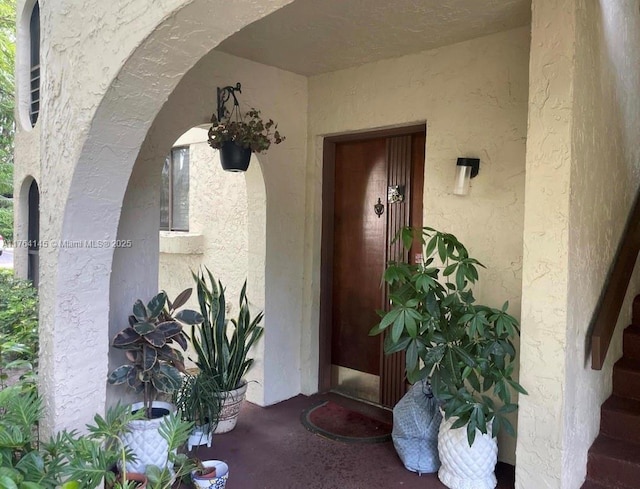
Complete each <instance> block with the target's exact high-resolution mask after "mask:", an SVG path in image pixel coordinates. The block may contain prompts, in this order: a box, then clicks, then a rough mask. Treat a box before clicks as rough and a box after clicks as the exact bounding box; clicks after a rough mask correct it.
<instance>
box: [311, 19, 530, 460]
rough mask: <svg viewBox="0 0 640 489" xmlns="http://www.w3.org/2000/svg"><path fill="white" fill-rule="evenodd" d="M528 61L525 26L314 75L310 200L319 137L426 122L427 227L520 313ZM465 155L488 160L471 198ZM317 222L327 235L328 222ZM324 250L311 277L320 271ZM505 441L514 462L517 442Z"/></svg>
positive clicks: (317, 177)
mask: <svg viewBox="0 0 640 489" xmlns="http://www.w3.org/2000/svg"><path fill="white" fill-rule="evenodd" d="M528 57H529V30H528V28H519V29H515V30H511V31H508V32H503V33H500V34H495V35H491V36H487V37H483V38H479V39H475V40H472V41H467V42H463V43H460V44H455V45H452V46H447V47H444V48H439V49H434V50H431V51H425V52H423V53H419V54H415V55H409V56H404V57H401V58H396V59H392V60H386V61H380V62H377V63H371V64H368V65H365V66H361V67H359V68H353V69H348V70H343V71H339V72H335V73H330V74H325V75H319V76H316V77H313V78H311V79H310V84H309V159H310V163H309V165H310V166H309V168H310V175H309V178H308V180H307V185H308V186H309V189H310V190H309V196H310V198H311V199H313V200H312V201H311V202H310V204H309V205H312V206H314V208H315V209H320V207H321V190H322V189H321V164H320V162H319V161H318V158H320V159H321V154H322V151H321V147H322V141H321V137H320V136H322V135H329V134H338V133H347V132H354V131H363V130H370V129H375V128H381V127H393V126H399V125H404V124H410V123H416V122H425V121H426V123H427V141H426V165H425V177H424V204H423V209H424V223H425V225H429V226H433V227H436V228H438V229H442V230H445V231H448V232H452V233H454V234H456V235H457V236H458V237H459V238H460V240H461V241H462V242H463V243H465V245H466V246H467V247H468V249H469V250H470V253H471V254H472V255H473V256H475V257H476V258H478V259H479V260H480V261H481V262H482V263H483V264H484V265H486V267H487V268H486V270H485V269H482V270H481V271H480V281H479V284H478V287H476V289H475V290H476V297H477V299H478V301H480V302H482V303H487V304H491V305H493V306H501V305H502V303H503V302H504V301H505V300H508V301H509V303H510V309H509V310H510V312H511V313H512V314H514V315H515V316H516V317H519V316H520V291H521V268H522V260H521V256H522V228H523V215H524V178H525V175H524V172H525V138H526V131H527V125H526V121H527V93H528V72H527V66H528ZM459 156H470V157H478V158H480V160H481V162H480V174H479V175H478V176H477V177H476V178H474V179H473V181H472V188H471V191H470V193H469V195H468V196H466V197H458V196H455V195H453V194H452V190H453V182H454V174H455V166H456V158H457V157H459ZM320 161H321V160H320ZM318 214H319V212H318V211H316V212H314V215H315V216H317V215H318ZM308 226H309V227H308V233H309V236H315V237H316V239H319V238H318V237H319V235H320V231H319V229H318V227H319V226H320V222H319V219H317V218H316V220H315V221H309V222H308ZM309 239H312V238H309ZM319 253H320V247H319V246H316V247H315V248H314V254H313V255H312V256H311V257H309V260H311V261H310V264H311V266H312V267H313V268H314V270H315V272H314V273H312V274H310V275H313V276H319V271H318V270H319V269H318V267H319V262H320V259H319ZM310 286H311V287H315V290H316V291H318V287H319V284H318V283H314V284H313V285H310ZM514 421H515V417H514ZM499 444H500V450H501V452H500V456H501V459H503V460H506V461H510V462H511V463H513V462H514V449H515V448H514V447H515V441H514V440H513V439H511V438H509V437H508V436H500V440H499Z"/></svg>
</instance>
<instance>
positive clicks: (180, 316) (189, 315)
mask: <svg viewBox="0 0 640 489" xmlns="http://www.w3.org/2000/svg"><path fill="white" fill-rule="evenodd" d="M175 318H176V319H177V320H178V321H182V322H183V323H185V324H189V325H193V324H200V323H202V322H203V321H204V317H203V316H202V314H200V313H199V312H198V311H193V310H191V309H183V310H182V311H178V312H177V313H176V315H175Z"/></svg>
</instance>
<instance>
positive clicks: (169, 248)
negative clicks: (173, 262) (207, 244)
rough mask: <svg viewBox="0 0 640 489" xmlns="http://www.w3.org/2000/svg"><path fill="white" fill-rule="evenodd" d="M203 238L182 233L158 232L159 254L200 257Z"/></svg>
mask: <svg viewBox="0 0 640 489" xmlns="http://www.w3.org/2000/svg"><path fill="white" fill-rule="evenodd" d="M203 250H204V236H202V234H197V233H189V232H182V231H160V253H168V254H174V255H202V253H203V252H204V251H203Z"/></svg>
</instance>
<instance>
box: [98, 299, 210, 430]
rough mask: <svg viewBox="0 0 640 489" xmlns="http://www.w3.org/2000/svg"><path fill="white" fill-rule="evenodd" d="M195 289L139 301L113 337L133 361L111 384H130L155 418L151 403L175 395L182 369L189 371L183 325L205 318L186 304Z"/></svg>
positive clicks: (117, 372)
mask: <svg viewBox="0 0 640 489" xmlns="http://www.w3.org/2000/svg"><path fill="white" fill-rule="evenodd" d="M191 291H192V289H186V290H184V291H183V292H181V293H180V294H179V295H178V297H176V299H175V301H173V302H171V301H170V300H169V299H168V298H167V294H166V293H165V292H160V293H159V294H157V295H156V296H155V297H153V298H152V299H151V300H150V301H149V302H148V304H146V305H145V304H144V303H143V302H142V301H141V300H139V299H138V300H137V301H136V302H135V304H134V306H133V315H131V316H129V326H127V327H126V328H125V329H123V330H122V331H120V332H119V333H118V334H116V336H115V337H114V338H113V342H112V346H113V347H114V348H118V349H120V350H124V351H125V355H126V358H127V360H128V361H129V363H127V364H125V365H121V366H120V367H118V368H116V369H115V370H114V371H113V372H111V374H110V375H109V378H108V381H109V383H110V384H113V385H119V384H126V385H127V386H128V387H130V388H131V389H133V390H134V391H135V392H136V393H137V394H143V395H144V410H145V413H146V417H147V418H149V419H150V418H151V406H152V403H153V401H154V400H155V399H156V398H157V396H158V393H159V392H162V393H166V394H173V393H174V392H175V391H176V390H178V389H179V388H180V386H181V385H182V376H181V375H180V373H181V372H185V367H184V357H183V355H182V352H181V351H180V350H179V349H178V348H177V347H180V348H181V349H182V350H183V351H184V350H186V349H187V335H186V334H185V333H184V331H183V330H182V324H186V325H196V324H200V323H201V322H202V321H203V320H204V318H203V317H202V315H201V314H200V313H199V312H197V311H193V310H191V309H182V310H180V311H177V309H178V308H180V307H182V306H183V305H184V304H185V303H186V302H187V301H188V300H189V297H190V296H191Z"/></svg>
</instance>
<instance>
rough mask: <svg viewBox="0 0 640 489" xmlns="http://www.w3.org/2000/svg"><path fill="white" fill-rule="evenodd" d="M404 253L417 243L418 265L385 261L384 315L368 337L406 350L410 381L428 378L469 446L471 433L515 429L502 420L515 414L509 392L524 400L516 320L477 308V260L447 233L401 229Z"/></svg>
mask: <svg viewBox="0 0 640 489" xmlns="http://www.w3.org/2000/svg"><path fill="white" fill-rule="evenodd" d="M395 239H396V240H397V239H401V240H402V244H403V246H404V248H405V249H407V250H410V249H411V246H412V244H413V242H414V240H415V239H418V240H420V242H421V244H422V250H423V258H422V262H421V263H418V264H408V263H403V262H391V263H389V265H388V266H387V268H386V269H385V272H384V275H383V282H384V283H386V284H387V285H388V296H389V300H390V304H391V305H390V309H389V310H388V311H379V314H380V316H381V318H382V320H381V321H380V323H379V324H377V325H376V326H374V327H373V328H372V330H371V332H370V334H371V335H377V334H381V333H382V332H384V331H387V330H389V331H388V333H387V335H386V338H385V341H384V351H385V353H386V354H392V353H395V352H399V351H404V352H405V358H406V375H407V380H408V381H409V382H410V383H415V382H417V381H419V380H422V379H425V378H427V379H429V382H430V383H431V387H432V389H433V393H434V395H435V396H436V398H437V399H438V400H439V402H440V403H441V407H442V410H443V411H444V415H445V418H446V419H449V418H451V417H452V416H453V417H457V418H458V419H457V420H456V421H455V422H454V423H453V425H452V428H453V429H456V428H462V427H464V426H466V430H467V439H468V441H469V445H470V446H471V445H472V444H473V441H474V439H475V436H476V428H477V429H478V430H480V432H482V433H487V425H488V424H489V423H491V427H492V435H493V436H494V437H495V436H496V435H497V434H498V433H499V431H500V429H501V428H503V429H505V430H506V431H507V432H508V433H509V434H510V435H511V436H515V430H514V428H513V426H512V424H511V423H510V421H509V420H508V419H507V417H506V415H507V414H509V413H511V412H514V411H515V410H516V409H517V404H516V403H515V402H514V401H513V396H512V390H515V391H518V392H520V393H522V394H526V393H527V392H526V391H525V389H524V388H523V387H522V386H521V385H520V384H519V383H518V382H517V381H516V380H514V379H513V371H514V360H515V357H516V348H515V345H514V343H513V338H515V337H516V336H517V335H519V334H520V330H519V325H518V321H517V319H516V318H514V317H513V316H511V315H510V314H508V313H507V308H508V306H509V304H508V302H505V303H504V305H503V306H502V307H501V308H500V309H497V308H494V307H490V306H486V305H481V304H476V303H475V299H474V297H473V293H472V291H471V285H472V284H474V283H476V281H477V280H478V267H483V268H484V265H482V264H481V263H480V262H479V261H478V260H476V259H475V258H472V257H470V256H469V253H468V251H467V248H466V247H465V246H464V245H463V244H462V243H460V241H459V240H458V239H457V238H456V237H455V236H454V235H453V234H449V233H444V232H440V231H437V230H435V229H433V228H430V227H424V228H421V229H415V228H411V227H406V228H403V229H401V230H400V232H399V233H398V235H397V236H396V238H395Z"/></svg>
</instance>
